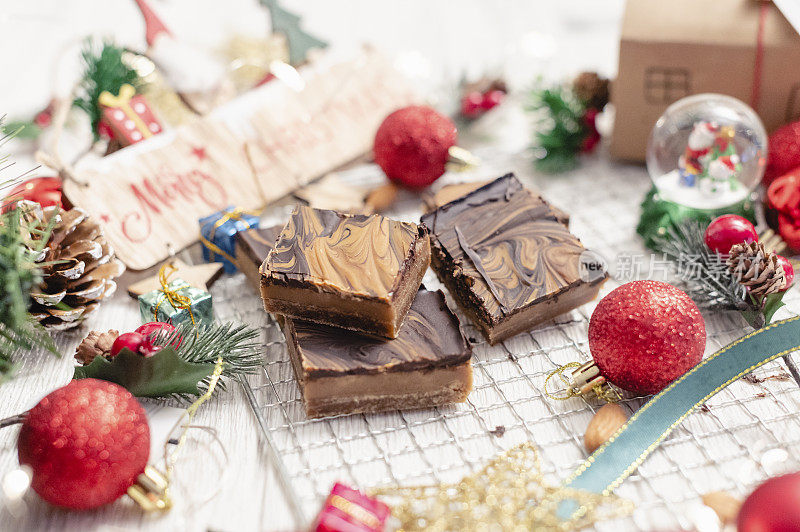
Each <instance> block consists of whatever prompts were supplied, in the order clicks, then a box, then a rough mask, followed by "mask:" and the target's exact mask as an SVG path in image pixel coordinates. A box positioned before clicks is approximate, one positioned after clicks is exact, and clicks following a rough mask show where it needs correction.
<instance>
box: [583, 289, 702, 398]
mask: <svg viewBox="0 0 800 532" xmlns="http://www.w3.org/2000/svg"><path fill="white" fill-rule="evenodd" d="M705 346H706V325H705V322H704V321H703V316H702V315H701V314H700V310H699V309H698V308H697V305H695V304H694V301H692V300H691V299H690V298H689V296H687V295H686V293H685V292H683V291H682V290H679V289H677V288H675V287H674V286H672V285H670V284H667V283H662V282H659V281H634V282H631V283H627V284H624V285H622V286H620V287H619V288H617V289H615V290H613V291H612V292H611V293H609V294H608V295H607V296H606V297H604V298H603V299H602V300H600V303H598V305H597V308H596V309H595V311H594V313H593V314H592V318H591V320H590V321H589V350H590V351H591V352H592V357H593V358H594V361H595V364H597V367H598V368H599V369H600V373H601V374H602V375H603V376H604V377H605V378H606V379H607V380H608V381H609V382H611V383H612V384H615V385H617V386H619V387H620V388H623V389H625V390H628V391H631V392H634V393H637V394H646V395H649V394H654V393H657V392H659V391H661V390H662V389H663V388H664V387H665V386H667V384H669V383H670V382H672V381H674V380H675V379H677V378H678V377H680V376H681V375H683V374H684V373H686V372H687V371H688V370H690V369H691V368H693V367H694V366H695V365H697V363H698V362H700V360H701V359H702V358H703V351H704V350H705Z"/></svg>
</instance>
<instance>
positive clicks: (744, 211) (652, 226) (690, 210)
mask: <svg viewBox="0 0 800 532" xmlns="http://www.w3.org/2000/svg"><path fill="white" fill-rule="evenodd" d="M723 214H737V215H739V216H743V217H744V218H747V219H748V220H750V221H751V222H753V223H755V221H756V215H755V203H754V202H753V200H752V199H751V197H750V195H749V194H748V196H747V197H745V198H744V199H742V200H740V201H738V202H736V203H733V204H731V205H726V206H724V207H718V208H714V209H699V208H694V207H687V206H686V205H682V204H680V203H675V202H674V201H670V200H668V199H664V198H663V197H662V196H661V195H660V194H659V191H658V189H656V188H655V186H654V187H653V188H651V189H650V192H648V193H647V196H645V198H644V201H642V214H641V217H640V218H639V224H638V225H637V226H636V232H637V233H639V235H640V236H641V237H642V238H643V239H644V243H645V245H646V246H647V247H648V248H650V249H653V250H655V249H656V245H655V244H656V243H655V239H656V238H658V237H663V236H665V235H666V234H667V229H668V228H669V227H670V226H673V225H677V224H679V223H680V222H682V221H683V220H689V219H692V220H697V221H699V222H700V223H704V224H707V223H709V222H711V220H713V219H714V218H716V217H718V216H722V215H723Z"/></svg>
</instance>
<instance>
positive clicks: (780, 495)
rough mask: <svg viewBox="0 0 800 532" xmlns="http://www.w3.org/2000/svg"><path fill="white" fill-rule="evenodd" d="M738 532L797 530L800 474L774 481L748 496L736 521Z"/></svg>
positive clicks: (771, 480)
mask: <svg viewBox="0 0 800 532" xmlns="http://www.w3.org/2000/svg"><path fill="white" fill-rule="evenodd" d="M737 530H738V532H797V531H798V530H800V473H792V474H789V475H783V476H780V477H774V478H771V479H769V480H767V481H766V482H764V483H763V484H761V485H760V486H759V487H758V488H756V490H755V491H754V492H753V493H751V494H750V496H749V497H747V499H746V500H745V501H744V504H742V508H741V509H740V510H739V517H738V518H737Z"/></svg>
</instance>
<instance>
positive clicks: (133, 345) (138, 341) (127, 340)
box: [111, 332, 144, 357]
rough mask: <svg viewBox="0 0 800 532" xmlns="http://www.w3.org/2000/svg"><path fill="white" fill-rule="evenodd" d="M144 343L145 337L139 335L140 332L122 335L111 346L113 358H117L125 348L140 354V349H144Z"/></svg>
mask: <svg viewBox="0 0 800 532" xmlns="http://www.w3.org/2000/svg"><path fill="white" fill-rule="evenodd" d="M143 342H144V336H142V335H141V334H139V333H138V332H129V333H123V334H120V335H119V336H118V337H117V339H116V340H114V343H113V344H111V356H112V357H115V356H117V355H118V354H119V352H120V351H122V350H123V349H125V348H128V349H130V350H131V351H133V352H134V353H138V352H139V348H140V347H142V343H143Z"/></svg>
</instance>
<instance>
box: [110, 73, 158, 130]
mask: <svg viewBox="0 0 800 532" xmlns="http://www.w3.org/2000/svg"><path fill="white" fill-rule="evenodd" d="M134 96H136V89H134V88H133V85H129V84H127V83H125V84H124V85H122V87H120V88H119V96H114V95H113V94H111V93H110V92H108V91H103V92H101V93H100V96H99V97H98V98H97V101H98V103H100V105H103V106H105V107H111V108H112V109H119V110H121V111H122V112H123V113H125V116H127V117H128V118H129V119H130V120H132V121H133V123H134V124H135V125H136V129H137V130H138V131H139V132H140V133H141V134H142V137H144V138H148V137H152V136H153V132H152V131H150V128H148V127H147V124H145V123H144V120H142V117H141V116H139V115H138V114H136V111H134V110H133V107H131V99H132V98H133V97H134Z"/></svg>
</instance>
